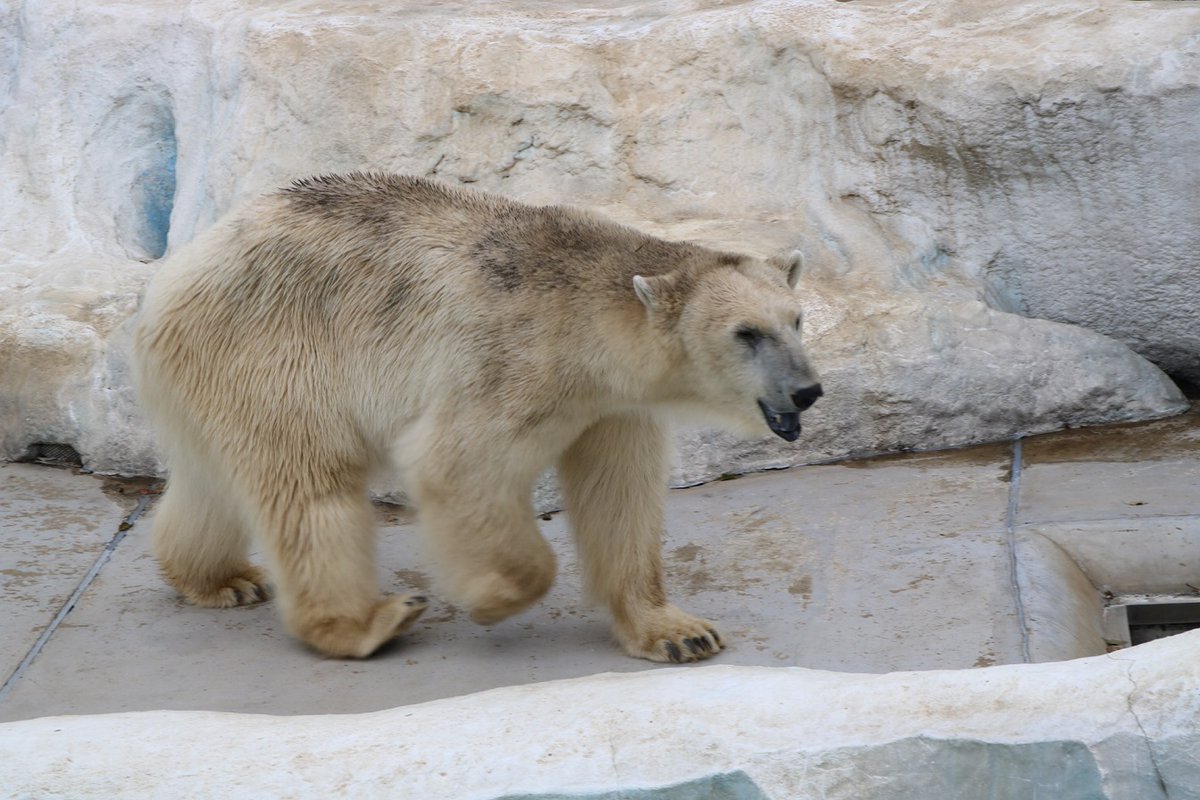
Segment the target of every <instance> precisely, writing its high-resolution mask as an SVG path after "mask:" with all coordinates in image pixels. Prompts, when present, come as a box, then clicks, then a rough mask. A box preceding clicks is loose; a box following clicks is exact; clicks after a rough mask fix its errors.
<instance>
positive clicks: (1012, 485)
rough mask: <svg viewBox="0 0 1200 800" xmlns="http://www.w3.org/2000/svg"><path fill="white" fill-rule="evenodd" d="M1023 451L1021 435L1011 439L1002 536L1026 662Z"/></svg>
mask: <svg viewBox="0 0 1200 800" xmlns="http://www.w3.org/2000/svg"><path fill="white" fill-rule="evenodd" d="M1023 460H1024V452H1023V450H1022V447H1021V437H1020V436H1018V437H1017V438H1015V439H1013V446H1012V473H1011V476H1010V478H1009V482H1008V513H1007V514H1006V516H1005V520H1004V538H1005V541H1006V543H1007V545H1008V581H1009V585H1010V586H1011V587H1012V593H1013V602H1014V603H1015V604H1016V608H1017V625H1019V626H1020V628H1021V657H1022V658H1023V659H1024V662H1025V663H1026V664H1029V663H1031V662H1032V661H1033V659H1032V658H1031V657H1030V654H1029V623H1028V621H1027V620H1026V618H1025V600H1024V599H1023V598H1022V597H1021V581H1020V578H1019V576H1018V575H1017V571H1018V570H1019V568H1020V567H1019V562H1018V561H1017V503H1018V502H1019V498H1020V496H1021V462H1022V461H1023Z"/></svg>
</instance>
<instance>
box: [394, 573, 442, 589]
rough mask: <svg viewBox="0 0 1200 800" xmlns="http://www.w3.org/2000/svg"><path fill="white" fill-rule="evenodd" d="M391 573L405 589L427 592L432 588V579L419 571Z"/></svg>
mask: <svg viewBox="0 0 1200 800" xmlns="http://www.w3.org/2000/svg"><path fill="white" fill-rule="evenodd" d="M392 573H393V574H394V575H395V576H396V580H398V581H400V583H401V584H403V586H404V587H405V588H407V589H417V590H419V591H422V592H427V591H429V589H430V587H432V586H433V579H432V578H430V577H429V575H428V574H427V573H425V572H422V571H421V570H419V569H397V570H392Z"/></svg>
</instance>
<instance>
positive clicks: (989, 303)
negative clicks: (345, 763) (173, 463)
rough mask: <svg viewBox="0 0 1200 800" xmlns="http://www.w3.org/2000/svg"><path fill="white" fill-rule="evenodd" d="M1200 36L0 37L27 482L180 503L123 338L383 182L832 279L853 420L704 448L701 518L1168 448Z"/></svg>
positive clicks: (894, 26) (1197, 251) (583, 23)
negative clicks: (783, 485)
mask: <svg viewBox="0 0 1200 800" xmlns="http://www.w3.org/2000/svg"><path fill="white" fill-rule="evenodd" d="M1198 31H1200V8H1197V7H1196V5H1195V4H1193V3H1178V2H1115V1H1114V0H1100V2H1095V1H1094V0H1050V1H1049V2H1030V1H1025V2H1015V3H1008V4H1004V5H1003V6H1002V7H998V6H996V5H995V4H992V3H985V2H982V0H963V2H958V3H953V4H931V3H925V2H899V3H892V2H887V3H885V2H877V1H876V0H856V1H855V2H834V1H833V0H762V1H761V2H745V3H720V2H699V1H696V2H688V1H687V0H661V1H660V2H625V3H622V2H616V1H615V0H609V1H607V2H595V3H588V4H586V7H581V8H576V7H573V6H572V5H570V4H545V3H536V2H531V1H530V0H512V1H511V2H495V3H486V4H476V3H466V2H463V3H421V2H398V3H389V4H383V5H380V4H377V3H369V2H359V1H358V0H346V2H339V3H336V4H327V3H317V2H306V1H304V0H291V2H277V3H272V4H269V5H266V6H261V5H257V4H255V5H251V6H247V5H246V4H242V3H235V2H232V0H225V1H222V0H196V2H192V3H188V4H185V5H173V4H154V3H148V2H116V1H115V0H99V1H98V2H90V3H85V4H77V3H68V2H65V0H47V1H46V2H41V3H37V4H26V3H10V4H7V5H3V6H0V65H2V66H3V68H2V69H0V207H2V208H3V209H4V211H3V216H2V218H0V376H2V378H0V445H2V453H0V455H3V456H5V457H9V458H16V457H19V456H21V454H23V453H24V452H26V449H27V447H28V446H29V445H30V443H33V442H65V443H68V444H71V445H73V446H74V447H76V448H77V449H78V450H79V451H80V453H81V454H82V456H83V458H84V461H85V463H87V464H88V465H89V466H91V467H93V468H96V469H99V470H102V471H117V472H128V473H144V472H149V471H153V470H155V469H157V468H158V464H157V462H156V459H155V456H154V451H153V440H152V436H151V434H150V432H149V431H148V430H147V429H146V426H145V424H144V422H143V421H142V420H141V418H140V416H139V414H138V412H137V409H136V405H135V403H134V400H133V397H132V393H131V391H130V388H129V365H128V359H127V351H126V347H127V328H126V325H125V323H126V321H127V319H128V317H129V315H130V314H131V313H132V312H133V311H134V308H135V305H136V298H137V293H138V291H139V290H140V287H141V286H142V285H143V284H144V282H145V281H146V279H147V278H148V277H149V276H150V274H152V272H153V270H154V268H155V261H156V260H157V259H158V258H160V257H162V256H163V255H164V253H166V254H169V253H170V251H171V250H172V249H174V248H176V247H178V246H179V245H181V244H182V243H184V242H186V241H188V240H189V239H191V238H192V237H193V236H194V235H195V234H196V233H197V232H199V231H200V230H203V229H204V228H205V227H207V226H208V225H210V224H211V223H212V222H213V221H214V220H215V219H216V218H217V217H218V216H219V215H220V214H222V213H223V212H225V211H226V210H227V209H229V208H230V207H231V206H233V205H235V204H236V203H237V202H239V201H241V200H243V199H245V198H247V197H249V196H251V195H253V194H255V193H257V192H260V191H263V190H266V189H269V188H271V187H274V186H276V185H279V184H281V183H284V182H287V181H289V180H290V179H292V178H293V177H296V176H300V175H305V174H310V173H314V172H330V171H337V170H349V169H361V168H367V169H386V170H395V171H403V172H410V173H416V174H420V175H429V176H436V177H438V178H440V179H443V180H446V181H448V182H451V183H454V182H462V183H469V184H472V185H474V186H477V187H480V188H485V189H489V190H494V191H499V192H503V193H506V194H509V195H512V196H514V197H517V198H519V199H523V200H526V201H531V202H570V203H575V204H581V205H589V206H595V207H599V208H600V209H602V210H604V211H606V212H607V213H609V214H610V215H612V216H614V217H616V218H618V219H620V220H622V221H626V222H630V223H633V224H636V225H639V226H640V227H643V228H645V229H647V230H650V231H651V232H655V233H659V234H661V235H665V236H669V237H674V238H692V239H697V240H699V241H702V242H705V243H711V244H715V245H720V246H723V247H727V248H732V249H740V250H744V251H749V252H754V253H759V254H768V253H771V252H774V251H778V250H783V249H792V248H798V249H800V250H801V251H803V252H804V254H805V255H806V258H807V261H808V263H809V264H810V268H809V270H808V274H807V275H806V278H805V280H804V282H803V284H802V287H801V292H802V293H803V296H804V298H805V303H806V306H807V308H808V317H807V323H806V325H807V328H806V330H807V332H808V337H809V341H810V346H811V350H812V352H813V355H814V359H815V361H816V363H817V364H818V366H819V368H820V369H821V371H822V376H823V379H824V383H825V386H826V390H827V397H826V399H825V400H824V401H822V403H819V404H818V406H817V407H816V408H815V409H814V410H813V411H812V412H810V413H808V414H806V415H805V431H806V433H805V436H804V437H803V438H802V439H801V441H800V442H799V443H797V445H785V444H783V443H782V442H778V441H771V440H770V438H769V437H764V439H763V440H762V441H759V442H750V443H743V442H736V441H735V440H733V439H732V438H730V437H726V436H723V435H719V434H714V433H711V432H704V431H685V432H683V433H681V435H680V446H681V458H680V463H679V467H678V469H677V471H676V475H675V480H676V482H677V483H684V482H693V481H698V480H703V479H706V478H711V477H714V476H715V475H718V474H720V473H722V472H729V471H738V470H745V469H754V468H761V467H767V466H783V465H787V464H794V463H801V462H804V461H811V460H818V459H823V458H830V457H836V456H839V455H844V454H847V453H854V452H870V451H886V450H897V449H907V448H928V447H939V446H948V445H954V444H964V443H967V442H974V441H983V440H988V439H996V438H1003V437H1007V436H1011V435H1014V434H1018V433H1026V432H1034V431H1042V430H1050V429H1054V428H1057V427H1061V426H1063V425H1066V424H1071V425H1080V424H1088V423H1097V422H1105V421H1112V420H1118V419H1132V418H1142V417H1152V416H1161V415H1165V414H1169V413H1173V412H1175V411H1178V410H1180V409H1181V408H1182V407H1183V400H1182V398H1181V396H1180V394H1179V393H1178V391H1177V390H1176V389H1175V387H1174V385H1173V384H1172V383H1171V382H1170V381H1169V380H1167V378H1166V377H1165V376H1164V375H1163V374H1162V372H1160V370H1159V369H1158V368H1156V367H1155V366H1154V365H1153V364H1152V363H1151V361H1153V362H1154V364H1157V365H1158V366H1159V367H1162V368H1163V369H1166V370H1168V371H1170V372H1172V373H1174V374H1177V375H1179V376H1183V377H1187V378H1190V379H1193V380H1195V379H1197V378H1200V324H1198V323H1200V320H1197V313H1198V312H1197V309H1200V269H1198V267H1200V264H1198V261H1200V225H1197V224H1196V223H1197V221H1200V195H1198V194H1197V193H1196V192H1195V187H1196V186H1197V185H1200V159H1197V158H1195V154H1196V153H1197V152H1200V58H1198V53H1200V37H1197V35H1196V34H1197V32H1198ZM1063 323H1077V324H1078V325H1082V326H1086V327H1077V326H1075V325H1070V324H1063ZM1130 348H1132V349H1130ZM1137 353H1140V354H1141V355H1140V356H1139V355H1137ZM1141 356H1145V357H1146V358H1142V357H1141ZM1146 359H1150V361H1147V360H1146ZM764 433H765V430H764Z"/></svg>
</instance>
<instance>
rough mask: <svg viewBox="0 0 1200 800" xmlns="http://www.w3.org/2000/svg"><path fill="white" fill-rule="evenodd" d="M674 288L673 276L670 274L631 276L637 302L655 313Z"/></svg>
mask: <svg viewBox="0 0 1200 800" xmlns="http://www.w3.org/2000/svg"><path fill="white" fill-rule="evenodd" d="M674 286H675V276H674V275H673V274H671V273H667V274H666V275H651V276H650V277H648V278H647V277H645V276H644V275H634V276H633V291H634V293H635V294H636V295H637V297H638V300H641V301H642V305H644V306H645V307H646V308H648V309H650V310H651V311H657V310H658V309H659V308H661V307H662V305H663V303H665V302H666V300H667V298H668V297H670V295H671V290H672V288H674Z"/></svg>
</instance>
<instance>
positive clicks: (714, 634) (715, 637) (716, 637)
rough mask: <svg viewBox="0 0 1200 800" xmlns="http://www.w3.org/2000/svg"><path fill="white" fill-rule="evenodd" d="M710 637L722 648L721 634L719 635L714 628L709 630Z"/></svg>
mask: <svg viewBox="0 0 1200 800" xmlns="http://www.w3.org/2000/svg"><path fill="white" fill-rule="evenodd" d="M708 635H709V636H711V637H712V638H713V641H714V642H716V643H717V646H718V647H720V646H721V635H720V634H719V633H717V632H716V631H714V630H713V629H712V628H709V629H708Z"/></svg>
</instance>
